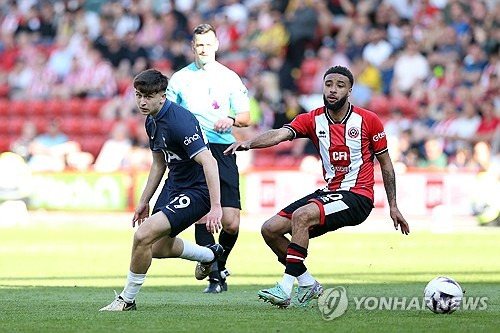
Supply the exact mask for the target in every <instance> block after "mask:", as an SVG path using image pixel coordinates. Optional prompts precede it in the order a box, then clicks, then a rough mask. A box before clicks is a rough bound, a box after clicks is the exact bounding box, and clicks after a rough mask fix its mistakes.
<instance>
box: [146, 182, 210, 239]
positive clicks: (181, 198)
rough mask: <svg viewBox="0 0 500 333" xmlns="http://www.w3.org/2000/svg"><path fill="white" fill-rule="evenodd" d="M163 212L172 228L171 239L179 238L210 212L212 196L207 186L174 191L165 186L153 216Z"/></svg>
mask: <svg viewBox="0 0 500 333" xmlns="http://www.w3.org/2000/svg"><path fill="white" fill-rule="evenodd" d="M159 211H162V212H163V214H165V215H166V216H167V218H168V221H169V222H170V226H171V228H172V230H171V233H170V237H175V236H177V235H178V234H179V233H180V232H181V231H183V230H185V229H187V228H188V227H189V226H190V225H191V224H193V223H195V222H196V221H198V220H199V219H201V218H202V217H203V216H205V215H206V214H207V213H208V212H209V211H210V195H209V193H208V188H207V187H206V186H197V187H195V188H190V189H183V190H172V189H167V186H164V187H163V189H162V191H161V193H160V196H159V197H158V200H157V201H156V204H155V206H154V208H153V214H154V213H156V212H159Z"/></svg>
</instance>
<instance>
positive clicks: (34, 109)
mask: <svg viewBox="0 0 500 333" xmlns="http://www.w3.org/2000/svg"><path fill="white" fill-rule="evenodd" d="M29 105H30V110H31V111H30V116H43V115H44V114H45V110H46V102H45V101H43V100H34V101H30V103H29Z"/></svg>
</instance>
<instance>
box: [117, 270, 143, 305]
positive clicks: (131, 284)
mask: <svg viewBox="0 0 500 333" xmlns="http://www.w3.org/2000/svg"><path fill="white" fill-rule="evenodd" d="M144 280H146V274H135V273H132V272H130V271H129V272H128V275H127V284H125V288H124V289H123V291H122V293H121V294H120V296H121V297H122V298H123V300H124V301H125V302H127V303H132V302H133V301H134V300H135V298H136V297H137V294H138V293H139V289H141V287H142V285H143V283H144Z"/></svg>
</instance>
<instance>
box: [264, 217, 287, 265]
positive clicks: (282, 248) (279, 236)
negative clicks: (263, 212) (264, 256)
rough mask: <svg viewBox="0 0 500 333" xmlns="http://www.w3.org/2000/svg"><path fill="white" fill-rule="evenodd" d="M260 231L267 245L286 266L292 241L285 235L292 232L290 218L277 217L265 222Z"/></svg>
mask: <svg viewBox="0 0 500 333" xmlns="http://www.w3.org/2000/svg"><path fill="white" fill-rule="evenodd" d="M260 231H261V234H262V237H263V238H264V241H265V242H266V244H267V245H268V246H269V247H270V248H271V250H272V251H273V252H274V253H275V254H276V256H277V257H278V261H279V262H280V263H282V264H283V265H286V251H287V248H288V245H289V244H290V240H289V239H288V238H287V237H286V236H285V235H286V234H290V233H291V232H292V223H291V220H290V218H288V217H284V216H281V215H275V216H273V217H271V218H270V219H269V220H267V221H266V222H264V224H263V225H262V227H261V230H260Z"/></svg>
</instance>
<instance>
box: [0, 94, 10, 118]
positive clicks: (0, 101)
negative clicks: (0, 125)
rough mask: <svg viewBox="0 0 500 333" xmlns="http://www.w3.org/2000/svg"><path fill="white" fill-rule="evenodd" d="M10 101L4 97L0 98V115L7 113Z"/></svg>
mask: <svg viewBox="0 0 500 333" xmlns="http://www.w3.org/2000/svg"><path fill="white" fill-rule="evenodd" d="M9 108H10V101H9V100H8V99H6V98H0V116H1V115H7V114H9Z"/></svg>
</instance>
